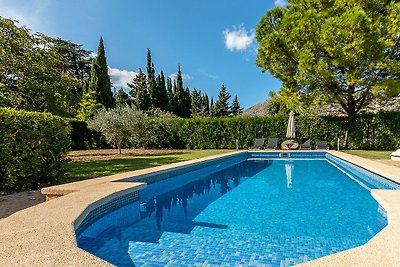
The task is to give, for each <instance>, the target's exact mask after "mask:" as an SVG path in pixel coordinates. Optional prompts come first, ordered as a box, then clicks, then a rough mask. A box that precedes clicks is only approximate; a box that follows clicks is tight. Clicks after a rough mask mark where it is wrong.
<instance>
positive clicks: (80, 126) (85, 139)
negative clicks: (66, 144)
mask: <svg viewBox="0 0 400 267" xmlns="http://www.w3.org/2000/svg"><path fill="white" fill-rule="evenodd" d="M67 121H68V122H69V124H70V125H71V141H72V142H71V149H72V150H83V149H92V148H110V145H108V144H107V142H106V141H105V140H104V138H103V137H102V135H101V134H100V133H98V132H96V131H92V130H90V129H89V128H88V126H87V123H86V122H85V121H81V120H79V119H74V118H68V119H67Z"/></svg>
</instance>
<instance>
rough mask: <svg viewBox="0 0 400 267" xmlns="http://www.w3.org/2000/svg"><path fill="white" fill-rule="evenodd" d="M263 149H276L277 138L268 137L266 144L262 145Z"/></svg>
mask: <svg viewBox="0 0 400 267" xmlns="http://www.w3.org/2000/svg"><path fill="white" fill-rule="evenodd" d="M264 148H265V149H277V148H278V138H268V144H267V145H266V146H265V147H264Z"/></svg>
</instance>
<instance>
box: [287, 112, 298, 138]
mask: <svg viewBox="0 0 400 267" xmlns="http://www.w3.org/2000/svg"><path fill="white" fill-rule="evenodd" d="M295 137H296V132H295V130H294V112H293V111H290V114H289V122H288V127H287V130H286V138H287V139H294V138H295Z"/></svg>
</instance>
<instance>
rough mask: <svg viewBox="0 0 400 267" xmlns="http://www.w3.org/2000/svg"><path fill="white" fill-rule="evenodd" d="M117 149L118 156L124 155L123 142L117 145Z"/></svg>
mask: <svg viewBox="0 0 400 267" xmlns="http://www.w3.org/2000/svg"><path fill="white" fill-rule="evenodd" d="M117 147H118V155H121V154H122V149H121V142H119V143H118V144H117Z"/></svg>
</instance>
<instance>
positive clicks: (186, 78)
mask: <svg viewBox="0 0 400 267" xmlns="http://www.w3.org/2000/svg"><path fill="white" fill-rule="evenodd" d="M176 76H178V74H177V73H173V74H171V75H169V76H168V77H169V78H170V79H171V80H172V81H175V80H176ZM191 79H192V77H191V76H190V75H189V74H186V73H182V80H183V81H187V80H191Z"/></svg>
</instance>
